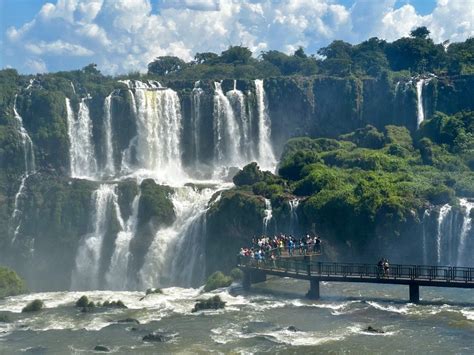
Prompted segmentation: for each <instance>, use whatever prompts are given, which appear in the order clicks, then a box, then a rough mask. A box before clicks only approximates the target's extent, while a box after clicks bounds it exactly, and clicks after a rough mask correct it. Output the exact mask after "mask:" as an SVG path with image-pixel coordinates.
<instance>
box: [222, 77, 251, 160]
mask: <svg viewBox="0 0 474 355" xmlns="http://www.w3.org/2000/svg"><path fill="white" fill-rule="evenodd" d="M226 96H227V98H228V100H229V102H230V104H231V107H232V110H233V112H234V117H236V118H237V117H238V128H239V138H240V139H239V152H240V154H241V155H242V156H243V157H244V159H246V160H247V161H248V160H251V159H253V154H252V145H251V141H250V139H249V138H250V137H251V131H250V128H251V127H250V124H249V119H248V115H247V110H246V104H245V95H244V93H243V92H242V91H240V90H237V81H236V80H234V89H233V90H231V91H228V92H227V93H226Z"/></svg>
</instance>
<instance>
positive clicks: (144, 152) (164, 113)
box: [124, 81, 184, 179]
mask: <svg viewBox="0 0 474 355" xmlns="http://www.w3.org/2000/svg"><path fill="white" fill-rule="evenodd" d="M134 85H135V88H134V90H135V92H134V101H135V102H136V107H137V114H136V118H137V136H136V139H134V142H133V143H134V147H130V149H132V148H133V149H134V150H135V152H136V161H135V162H132V161H125V162H124V165H125V166H128V167H129V168H132V167H135V168H137V169H143V170H146V171H148V172H151V173H152V174H153V175H155V176H157V177H159V178H161V179H170V178H171V177H173V178H179V177H183V176H184V173H183V170H182V163H181V154H182V150H181V130H182V120H181V104H180V101H179V97H178V95H177V93H176V92H175V91H173V90H171V89H163V88H161V86H160V85H159V83H157V82H149V83H148V84H145V83H142V82H139V81H135V82H134Z"/></svg>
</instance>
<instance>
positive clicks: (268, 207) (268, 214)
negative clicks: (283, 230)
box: [263, 198, 272, 235]
mask: <svg viewBox="0 0 474 355" xmlns="http://www.w3.org/2000/svg"><path fill="white" fill-rule="evenodd" d="M271 219H272V203H271V201H270V200H269V199H267V198H266V199H265V211H264V212H263V235H267V233H268V223H270V221H271Z"/></svg>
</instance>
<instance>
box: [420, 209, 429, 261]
mask: <svg viewBox="0 0 474 355" xmlns="http://www.w3.org/2000/svg"><path fill="white" fill-rule="evenodd" d="M430 216H431V211H430V210H425V212H424V213H423V221H422V223H423V232H422V233H423V264H424V265H428V245H427V244H428V243H427V236H426V221H428V220H429V218H430Z"/></svg>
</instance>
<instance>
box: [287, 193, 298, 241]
mask: <svg viewBox="0 0 474 355" xmlns="http://www.w3.org/2000/svg"><path fill="white" fill-rule="evenodd" d="M288 204H289V205H290V233H293V234H295V233H296V230H295V229H296V227H297V226H298V223H299V221H298V213H297V209H298V206H299V204H300V200H298V199H297V198H295V199H293V200H289V201H288Z"/></svg>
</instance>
